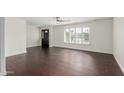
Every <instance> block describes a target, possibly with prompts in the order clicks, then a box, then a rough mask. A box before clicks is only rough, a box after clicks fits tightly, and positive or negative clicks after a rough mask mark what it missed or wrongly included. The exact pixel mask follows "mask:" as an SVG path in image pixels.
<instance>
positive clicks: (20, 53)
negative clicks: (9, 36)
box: [6, 51, 27, 57]
mask: <svg viewBox="0 0 124 93" xmlns="http://www.w3.org/2000/svg"><path fill="white" fill-rule="evenodd" d="M24 53H27V51H23V52H18V53H13V54H9V55H6V57H9V56H14V55H19V54H24Z"/></svg>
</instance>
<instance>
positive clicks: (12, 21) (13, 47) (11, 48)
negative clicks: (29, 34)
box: [5, 17, 26, 56]
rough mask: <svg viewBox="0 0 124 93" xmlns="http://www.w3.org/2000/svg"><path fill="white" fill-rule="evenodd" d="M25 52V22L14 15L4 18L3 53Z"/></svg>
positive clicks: (10, 54) (8, 54)
mask: <svg viewBox="0 0 124 93" xmlns="http://www.w3.org/2000/svg"><path fill="white" fill-rule="evenodd" d="M25 52H26V22H25V21H24V20H22V19H19V18H15V17H6V18H5V55H6V56H12V55H16V54H20V53H25Z"/></svg>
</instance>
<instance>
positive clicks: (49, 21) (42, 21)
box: [21, 17, 109, 27]
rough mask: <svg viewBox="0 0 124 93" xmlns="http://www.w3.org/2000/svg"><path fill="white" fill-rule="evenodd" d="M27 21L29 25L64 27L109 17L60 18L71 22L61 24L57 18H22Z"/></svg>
mask: <svg viewBox="0 0 124 93" xmlns="http://www.w3.org/2000/svg"><path fill="white" fill-rule="evenodd" d="M21 18H22V19H24V20H26V21H27V22H28V23H29V24H32V25H35V26H38V27H41V26H44V25H63V24H71V23H79V22H86V21H92V20H97V19H105V18H109V17H60V18H61V19H62V20H69V21H67V22H61V23H59V24H57V22H56V17H21Z"/></svg>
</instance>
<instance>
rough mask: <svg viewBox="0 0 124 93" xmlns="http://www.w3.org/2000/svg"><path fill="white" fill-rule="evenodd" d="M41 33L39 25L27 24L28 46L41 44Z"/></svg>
mask: <svg viewBox="0 0 124 93" xmlns="http://www.w3.org/2000/svg"><path fill="white" fill-rule="evenodd" d="M40 39H41V34H40V30H39V28H38V27H35V26H33V25H30V24H27V42H26V46H27V47H35V46H40V45H41V40H40Z"/></svg>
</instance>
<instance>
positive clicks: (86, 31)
mask: <svg viewBox="0 0 124 93" xmlns="http://www.w3.org/2000/svg"><path fill="white" fill-rule="evenodd" d="M71 29H74V30H75V31H74V32H75V42H72V39H71V37H72V35H71V34H72V32H71ZM76 29H81V30H80V31H81V33H82V34H83V35H85V36H82V38H81V41H80V42H78V40H77V39H80V38H78V35H77V34H78V33H77V32H76V31H77V30H76ZM67 30H68V31H69V33H70V36H69V38H70V39H69V40H68V42H67V38H66V31H67ZM87 34H88V40H87V41H86V40H85V39H84V38H83V37H86V35H87ZM76 37H77V38H76ZM64 43H67V44H82V45H90V27H71V28H65V30H64Z"/></svg>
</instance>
